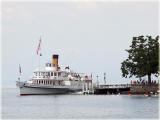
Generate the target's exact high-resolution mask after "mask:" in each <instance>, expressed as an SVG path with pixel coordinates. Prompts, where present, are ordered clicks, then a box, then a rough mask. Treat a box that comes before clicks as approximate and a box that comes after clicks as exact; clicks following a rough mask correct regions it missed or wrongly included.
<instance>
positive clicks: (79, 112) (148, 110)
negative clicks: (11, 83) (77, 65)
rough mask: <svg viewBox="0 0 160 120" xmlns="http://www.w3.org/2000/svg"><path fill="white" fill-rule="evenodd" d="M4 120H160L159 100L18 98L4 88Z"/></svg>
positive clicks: (16, 90) (94, 96)
mask: <svg viewBox="0 0 160 120" xmlns="http://www.w3.org/2000/svg"><path fill="white" fill-rule="evenodd" d="M2 118H3V119H4V118H8V119H18V118H21V119H23V118H29V119H32V118H34V119H38V118H41V119H45V118H50V119H53V118H55V119H59V118H63V119H67V118H73V119H76V118H79V119H80V118H82V119H83V118H84V119H89V118H94V119H96V118H99V119H103V118H104V119H112V118H114V119H120V118H122V119H123V118H125V119H129V118H134V119H136V118H143V119H146V118H148V119H151V118H152V119H158V118H159V99H158V97H145V96H143V95H134V96H128V95H119V96H117V95H34V96H19V90H18V88H17V89H15V88H14V89H2Z"/></svg>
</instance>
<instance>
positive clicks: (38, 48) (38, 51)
mask: <svg viewBox="0 0 160 120" xmlns="http://www.w3.org/2000/svg"><path fill="white" fill-rule="evenodd" d="M41 41H42V40H41V38H40V40H39V44H38V47H37V55H39V56H42V54H41V53H40V50H41Z"/></svg>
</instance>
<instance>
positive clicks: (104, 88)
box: [94, 84, 131, 94]
mask: <svg viewBox="0 0 160 120" xmlns="http://www.w3.org/2000/svg"><path fill="white" fill-rule="evenodd" d="M130 89H131V84H109V85H97V86H96V87H95V88H94V94H128V92H129V91H130Z"/></svg>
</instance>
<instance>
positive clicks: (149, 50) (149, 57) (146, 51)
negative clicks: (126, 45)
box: [121, 36, 159, 83]
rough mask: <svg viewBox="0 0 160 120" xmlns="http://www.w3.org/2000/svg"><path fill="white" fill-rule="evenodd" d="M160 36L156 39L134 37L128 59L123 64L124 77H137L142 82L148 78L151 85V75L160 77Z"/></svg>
mask: <svg viewBox="0 0 160 120" xmlns="http://www.w3.org/2000/svg"><path fill="white" fill-rule="evenodd" d="M158 40H159V36H156V37H155V38H154V39H153V38H152V37H151V36H146V37H144V36H139V37H133V40H132V44H131V46H130V49H128V50H126V51H127V52H128V54H129V55H128V58H127V59H126V60H124V61H123V62H122V63H121V71H122V77H125V78H127V77H129V78H130V77H132V76H135V77H136V78H139V79H140V80H141V78H142V77H144V76H148V83H151V75H152V74H153V75H155V76H156V77H158V51H159V42H158Z"/></svg>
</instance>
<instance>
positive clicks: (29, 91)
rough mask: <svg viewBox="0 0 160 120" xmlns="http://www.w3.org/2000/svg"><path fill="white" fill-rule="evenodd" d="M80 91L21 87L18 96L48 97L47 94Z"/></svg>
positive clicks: (76, 90) (77, 90)
mask: <svg viewBox="0 0 160 120" xmlns="http://www.w3.org/2000/svg"><path fill="white" fill-rule="evenodd" d="M80 91H82V90H81V89H70V88H37V87H36V88H35V87H22V88H20V95H49V94H67V93H75V92H77V93H78V92H80Z"/></svg>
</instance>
